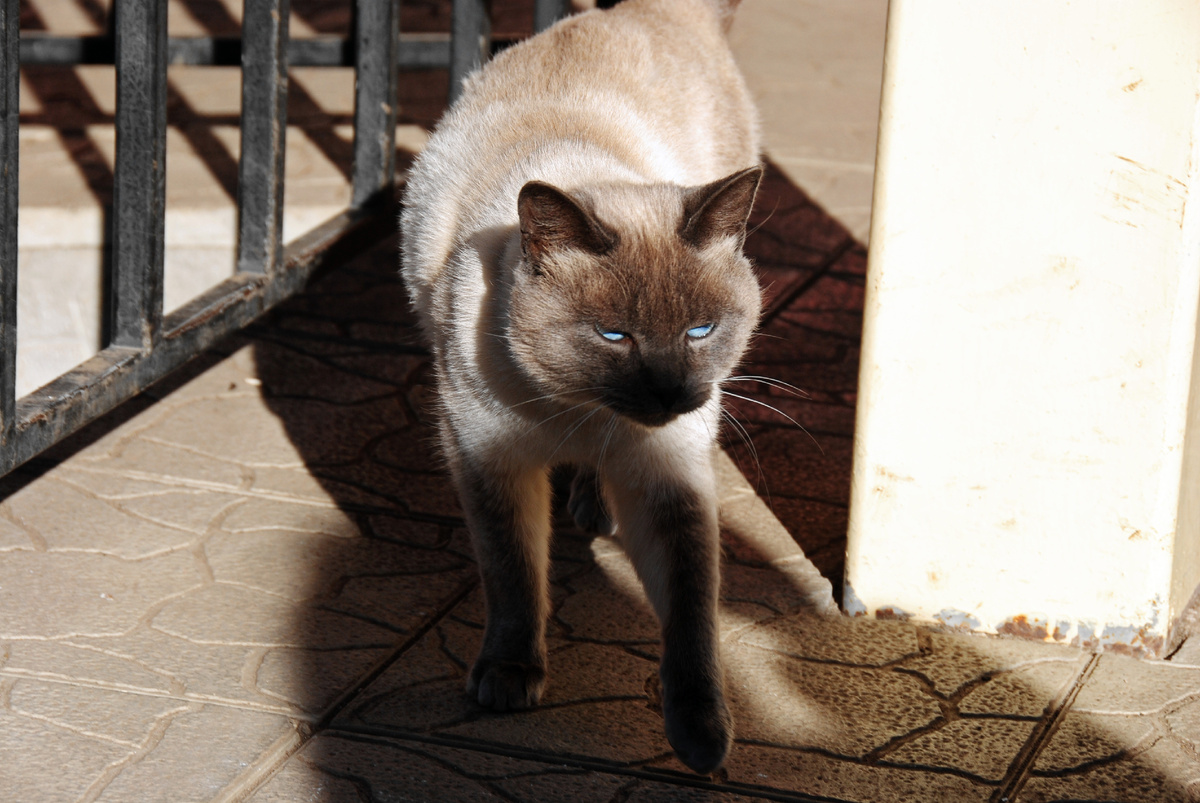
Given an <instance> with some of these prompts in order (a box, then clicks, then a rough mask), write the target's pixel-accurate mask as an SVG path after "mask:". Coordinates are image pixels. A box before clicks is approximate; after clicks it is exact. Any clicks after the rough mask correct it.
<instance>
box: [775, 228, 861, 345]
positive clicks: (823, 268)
mask: <svg viewBox="0 0 1200 803" xmlns="http://www.w3.org/2000/svg"><path fill="white" fill-rule="evenodd" d="M856 244H857V241H856V240H855V239H854V237H852V236H851V235H850V234H847V235H846V237H845V239H843V240H842V242H841V243H840V244H839V245H837V246H836V247H834V249H833V251H832V252H830V254H829V255H828V256H826V257H825V259H824V260H822V261H821V262H820V263H819V264H818V265H817V266H816V267H815V268H813V272H812V274H811V275H810V276H809V277H808V278H807V279H805V280H804V281H802V282H800V284H799V286H798V287H794V288H792V289H791V290H789V291H788V292H787V294H786V295H783V296H780V297H778V298H775V299H773V300H772V301H771V303H770V305H768V307H767V308H766V309H764V310H763V313H762V317H761V318H760V319H759V322H758V326H759V328H760V329H761V328H762V327H763V326H766V325H767V324H768V323H770V322H771V321H772V320H774V319H775V317H776V316H778V315H779V314H780V313H781V312H783V310H784V309H786V308H787V306H788V305H789V304H791V303H792V302H793V301H795V300H796V299H797V298H799V297H800V296H802V295H804V294H805V293H806V292H808V291H809V290H810V289H812V286H813V285H814V284H816V283H817V282H818V281H819V280H820V279H821V278H822V277H824V276H825V274H827V273H828V272H829V271H830V270H831V269H832V268H833V266H834V265H836V264H837V263H838V260H840V259H841V258H842V257H844V256H845V255H846V253H847V252H849V251H850V249H852V248H853V247H854V246H855V245H856Z"/></svg>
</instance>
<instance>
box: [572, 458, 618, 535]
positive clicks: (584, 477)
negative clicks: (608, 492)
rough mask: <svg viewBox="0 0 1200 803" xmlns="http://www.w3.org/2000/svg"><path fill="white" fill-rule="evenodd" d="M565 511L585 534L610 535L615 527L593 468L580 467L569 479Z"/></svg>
mask: <svg viewBox="0 0 1200 803" xmlns="http://www.w3.org/2000/svg"><path fill="white" fill-rule="evenodd" d="M567 510H568V511H569V512H570V513H571V518H573V519H574V520H575V525H576V526H577V527H579V529H581V530H583V531H584V532H585V533H593V534H595V535H612V534H613V533H614V532H616V529H617V528H616V525H615V524H614V523H613V520H612V516H610V515H609V513H608V504H607V503H606V502H605V501H604V494H603V493H602V492H601V489H600V478H599V476H597V474H596V470H595V469H594V468H589V467H583V466H580V467H579V468H578V469H576V470H575V476H574V477H572V478H571V495H570V496H569V497H568V498H567Z"/></svg>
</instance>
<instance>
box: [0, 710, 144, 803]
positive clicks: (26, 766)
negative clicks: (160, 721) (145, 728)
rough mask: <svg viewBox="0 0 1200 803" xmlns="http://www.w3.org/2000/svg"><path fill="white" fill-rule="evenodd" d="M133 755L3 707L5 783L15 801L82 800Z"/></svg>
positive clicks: (0, 756)
mask: <svg viewBox="0 0 1200 803" xmlns="http://www.w3.org/2000/svg"><path fill="white" fill-rule="evenodd" d="M133 752H134V751H133V750H132V749H130V748H129V747H128V746H126V745H122V744H117V743H114V742H109V741H105V740H102V739H96V738H93V737H89V736H86V735H83V734H80V733H76V732H74V731H70V730H65V729H63V728H60V727H56V726H53V725H48V724H47V723H46V722H43V721H40V720H36V719H30V718H28V717H25V716H21V715H19V714H14V713H13V712H11V711H9V710H8V709H7V708H5V709H0V782H2V783H3V788H4V794H5V797H7V798H8V799H10V800H31V801H32V800H37V801H42V800H44V801H48V802H49V801H54V803H57V801H74V800H79V799H80V798H82V797H83V796H84V794H85V793H87V792H88V790H89V788H90V787H91V786H92V784H93V783H95V782H96V781H97V779H98V778H100V777H101V776H102V775H103V774H104V772H105V769H106V768H107V767H109V766H110V765H112V764H115V763H118V762H120V761H122V760H125V759H126V758H128V757H129V756H130V755H131V754H132V753H133Z"/></svg>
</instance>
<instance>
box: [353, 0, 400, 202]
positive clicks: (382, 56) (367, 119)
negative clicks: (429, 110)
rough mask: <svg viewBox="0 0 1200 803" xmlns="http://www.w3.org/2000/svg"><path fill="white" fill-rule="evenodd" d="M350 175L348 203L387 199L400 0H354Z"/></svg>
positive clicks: (392, 153)
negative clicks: (352, 124)
mask: <svg viewBox="0 0 1200 803" xmlns="http://www.w3.org/2000/svg"><path fill="white" fill-rule="evenodd" d="M354 10H355V13H354V28H355V31H354V36H355V61H356V64H355V67H354V178H353V185H354V189H353V194H352V196H351V200H350V204H351V205H352V206H363V205H364V204H368V203H375V202H378V201H388V200H390V195H391V191H392V185H393V184H394V183H395V174H396V70H395V69H394V67H393V65H395V63H396V43H397V41H398V39H399V34H400V30H399V22H400V9H399V3H398V0H355V5H354Z"/></svg>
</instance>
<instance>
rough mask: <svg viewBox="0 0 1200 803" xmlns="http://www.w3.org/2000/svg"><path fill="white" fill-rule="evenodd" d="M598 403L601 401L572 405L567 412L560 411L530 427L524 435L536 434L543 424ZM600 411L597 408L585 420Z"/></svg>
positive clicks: (584, 401)
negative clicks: (535, 431)
mask: <svg viewBox="0 0 1200 803" xmlns="http://www.w3.org/2000/svg"><path fill="white" fill-rule="evenodd" d="M598 401H600V400H599V399H584V400H583V401H581V402H580V403H579V404H576V405H572V406H571V407H568V408H567V409H565V410H559V411H558V412H557V413H555V414H554V415H551V416H547V417H545V418H543V419H542V420H541V421H539V422H538V423H536V424H534V425H533V426H532V427H530V428H529V429H527V430H525V433H524V434H525V435H530V434H532V433H533V432H534V430H536V429H537V428H538V427H540V426H541V425H542V424H545V423H547V422H548V421H553V420H554V419H556V418H558V417H559V416H560V415H566V414H567V413H569V412H571V411H572V410H578V409H579V408H580V407H583V406H584V405H585V404H594V403H596V402H598ZM600 409H601V408H599V407H597V408H596V409H595V410H592V412H590V413H588V415H587V417H586V418H584V420H585V421H586V420H587V418H590V417H591V416H592V415H595V413H596V412H597V411H599V410H600Z"/></svg>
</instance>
